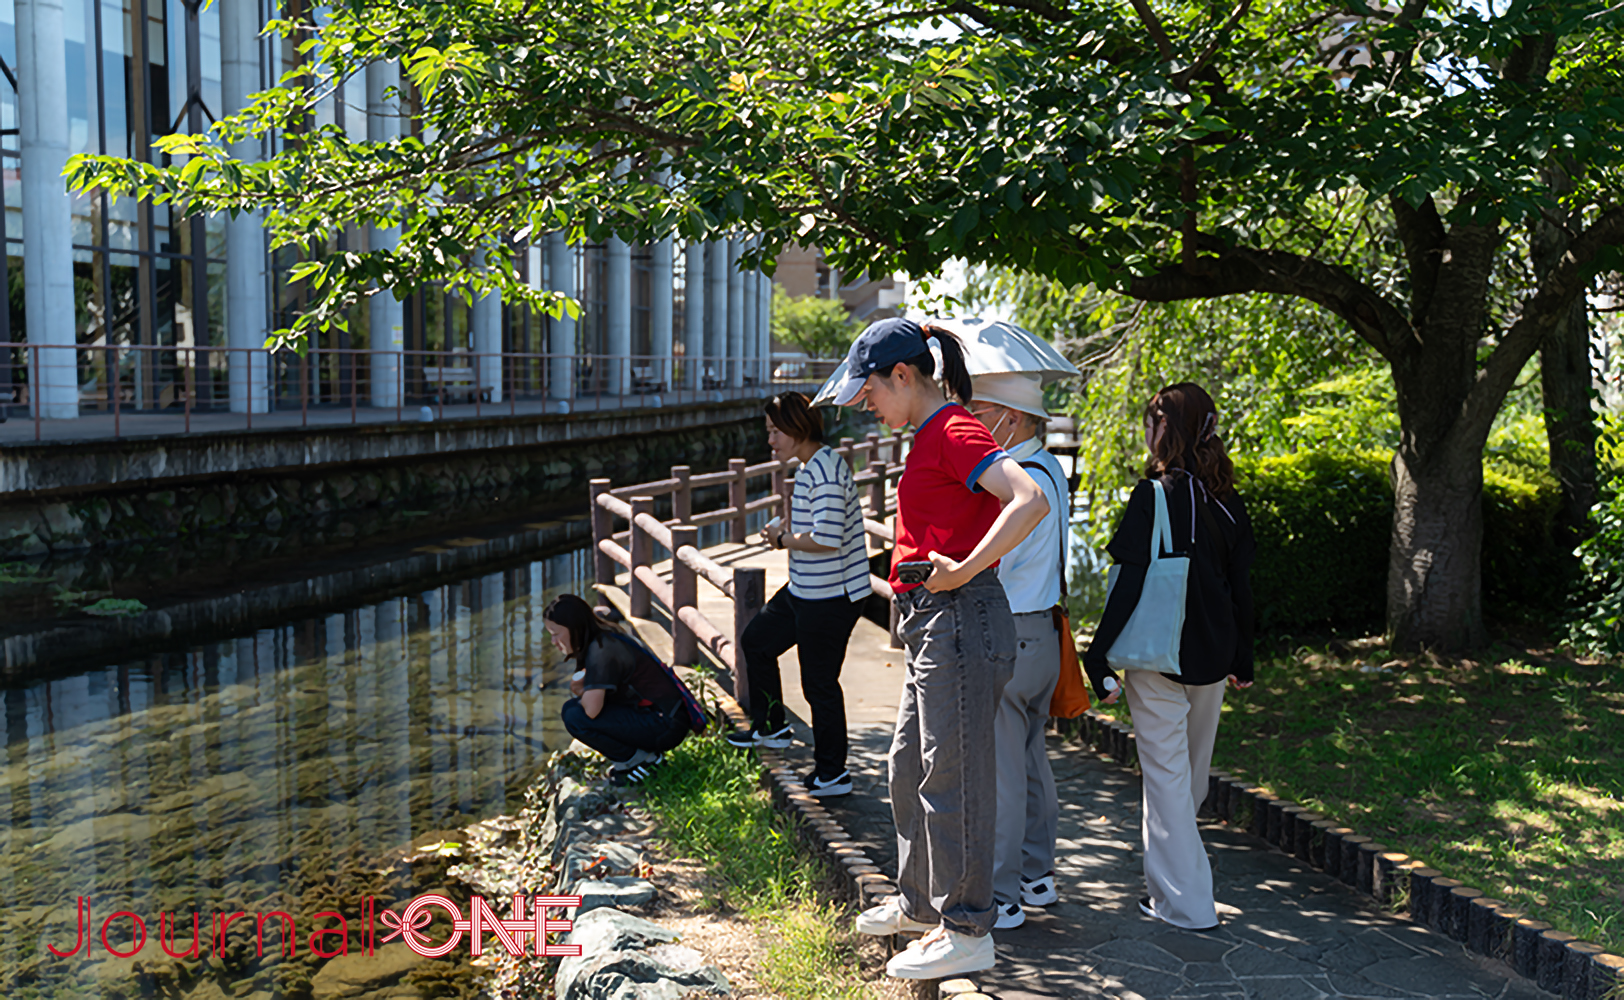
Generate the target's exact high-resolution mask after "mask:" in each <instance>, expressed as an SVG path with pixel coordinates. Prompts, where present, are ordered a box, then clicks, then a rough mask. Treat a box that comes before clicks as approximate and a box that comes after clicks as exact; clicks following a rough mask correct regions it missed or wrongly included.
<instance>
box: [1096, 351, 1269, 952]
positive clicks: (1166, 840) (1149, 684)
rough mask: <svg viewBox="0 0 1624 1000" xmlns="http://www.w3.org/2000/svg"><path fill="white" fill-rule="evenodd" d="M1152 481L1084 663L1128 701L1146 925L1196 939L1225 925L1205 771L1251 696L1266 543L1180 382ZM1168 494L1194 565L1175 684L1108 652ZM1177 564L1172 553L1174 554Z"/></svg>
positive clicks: (1140, 492)
mask: <svg viewBox="0 0 1624 1000" xmlns="http://www.w3.org/2000/svg"><path fill="white" fill-rule="evenodd" d="M1145 446H1146V448H1147V449H1148V450H1149V452H1150V459H1149V461H1148V462H1147V463H1146V465H1145V478H1144V479H1142V480H1140V481H1139V484H1138V485H1137V486H1135V487H1134V490H1133V494H1132V495H1131V496H1130V497H1129V498H1128V506H1127V509H1126V510H1124V512H1123V514H1122V522H1121V524H1120V525H1118V527H1117V530H1116V534H1115V535H1113V536H1112V538H1111V542H1110V544H1109V545H1107V546H1106V551H1108V552H1110V553H1111V557H1112V559H1113V560H1114V561H1115V562H1116V564H1117V577H1116V581H1115V583H1114V584H1113V585H1112V587H1111V593H1110V596H1109V597H1108V598H1107V600H1106V604H1105V612H1104V615H1103V616H1102V617H1101V619H1100V625H1099V628H1098V629H1097V630H1095V632H1094V639H1093V641H1092V642H1091V643H1089V647H1088V651H1087V652H1086V653H1084V654H1083V669H1084V670H1085V671H1087V673H1088V676H1089V679H1090V681H1092V682H1093V685H1094V690H1095V692H1096V693H1097V694H1098V695H1099V697H1100V700H1102V701H1104V702H1106V703H1108V704H1109V703H1111V702H1114V701H1116V700H1117V697H1118V695H1119V694H1121V693H1122V692H1123V691H1125V692H1126V693H1127V696H1128V707H1129V708H1130V709H1131V710H1132V712H1133V727H1134V734H1135V738H1136V742H1137V745H1138V749H1139V766H1140V770H1141V771H1142V772H1143V774H1144V819H1143V836H1144V843H1145V888H1146V891H1147V892H1148V893H1149V895H1147V896H1146V897H1145V898H1144V899H1141V900H1140V901H1139V908H1140V910H1141V911H1143V912H1144V914H1145V915H1146V916H1149V917H1154V918H1156V919H1158V920H1162V921H1165V922H1167V923H1169V924H1172V925H1174V926H1176V927H1183V928H1186V929H1188V930H1211V929H1213V928H1214V927H1216V926H1217V925H1218V911H1217V906H1216V904H1215V903H1214V901H1213V896H1212V866H1211V865H1210V864H1209V863H1208V861H1207V852H1206V849H1205V848H1204V847H1203V846H1202V844H1201V833H1200V831H1199V829H1198V828H1197V826H1196V810H1197V809H1199V808H1200V806H1201V802H1202V800H1203V799H1205V798H1206V796H1207V769H1208V766H1209V765H1210V764H1211V763H1212V745H1213V741H1214V739H1215V738H1216V737H1217V735H1218V716H1219V712H1220V711H1221V710H1222V708H1223V703H1224V688H1225V686H1226V684H1231V685H1234V686H1235V687H1237V688H1248V687H1251V686H1252V627H1253V623H1252V585H1251V580H1250V574H1251V569H1252V557H1253V555H1254V553H1255V551H1256V548H1257V543H1256V541H1255V540H1254V539H1253V537H1252V524H1251V521H1250V520H1248V518H1247V516H1246V506H1245V505H1244V504H1243V503H1242V502H1241V498H1240V495H1239V494H1238V493H1236V492H1235V469H1234V466H1233V465H1232V464H1231V462H1230V459H1229V455H1228V454H1227V453H1226V451H1225V449H1224V441H1223V438H1222V437H1220V436H1219V434H1218V410H1217V407H1216V406H1215V405H1214V404H1213V401H1212V397H1211V396H1209V395H1208V394H1207V391H1206V390H1205V389H1203V388H1201V387H1200V386H1199V385H1196V384H1195V383H1193V382H1180V383H1178V384H1176V385H1170V386H1168V387H1167V388H1165V389H1163V390H1162V391H1161V392H1158V393H1157V394H1156V395H1155V396H1153V397H1151V400H1150V402H1149V403H1148V404H1146V406H1145ZM1153 481H1154V482H1155V483H1159V484H1160V486H1161V490H1162V493H1163V495H1164V497H1165V503H1166V505H1167V514H1168V519H1169V521H1170V522H1171V528H1172V539H1173V541H1172V545H1173V553H1184V554H1186V555H1188V556H1189V558H1190V564H1189V575H1188V580H1187V585H1186V586H1187V589H1186V592H1185V606H1184V628H1183V632H1182V634H1181V636H1180V642H1179V653H1178V668H1179V672H1178V674H1177V675H1173V674H1161V673H1152V672H1150V671H1146V670H1125V671H1123V676H1122V677H1121V678H1120V679H1119V678H1118V677H1117V675H1116V672H1115V671H1113V670H1112V669H1111V665H1110V655H1109V654H1110V649H1111V647H1112V646H1113V645H1114V644H1115V643H1116V641H1117V638H1118V637H1119V636H1120V635H1121V634H1122V630H1123V628H1124V627H1125V626H1126V625H1127V624H1128V620H1129V619H1130V618H1131V617H1132V616H1133V613H1134V609H1135V608H1136V607H1137V606H1138V604H1139V598H1140V594H1141V593H1142V592H1143V589H1144V584H1145V575H1146V572H1147V570H1148V568H1149V563H1150V546H1151V535H1152V532H1153V530H1154V524H1155V520H1156V505H1157V496H1156V493H1157V490H1156V486H1155V485H1153ZM1168 554H1172V553H1168Z"/></svg>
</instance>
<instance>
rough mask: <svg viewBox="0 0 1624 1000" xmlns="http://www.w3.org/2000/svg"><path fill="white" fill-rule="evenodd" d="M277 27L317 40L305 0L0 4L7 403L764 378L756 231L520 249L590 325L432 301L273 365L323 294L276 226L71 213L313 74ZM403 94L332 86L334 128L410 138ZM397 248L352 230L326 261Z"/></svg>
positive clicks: (546, 392)
mask: <svg viewBox="0 0 1624 1000" xmlns="http://www.w3.org/2000/svg"><path fill="white" fill-rule="evenodd" d="M273 10H274V11H276V12H277V13H278V16H294V17H297V16H300V15H301V14H304V15H308V16H311V17H314V18H316V19H317V21H318V23H319V9H317V10H315V11H314V12H312V11H311V6H310V4H309V3H308V0H283V2H282V3H280V4H277V3H275V2H274V0H217V2H214V3H205V2H204V0H0V60H3V62H4V79H3V80H0V170H3V173H4V183H3V184H0V218H3V223H4V237H5V248H6V252H5V254H4V255H3V257H0V268H3V270H4V273H3V274H0V277H3V278H4V279H5V282H4V287H6V288H7V289H8V291H9V296H8V308H7V309H5V310H0V343H4V344H8V345H11V346H9V347H7V348H6V349H5V350H4V351H3V352H0V406H9V407H19V408H21V407H26V408H27V412H33V413H37V414H38V415H40V416H42V417H47V418H53V419H66V418H73V417H77V416H79V415H81V414H87V413H95V412H103V411H106V410H107V409H109V408H112V407H115V406H117V407H122V408H123V409H125V410H136V411H166V410H178V409H179V408H181V407H182V406H189V407H190V408H191V409H193V410H211V409H212V410H226V409H229V410H231V411H234V412H264V411H266V410H268V409H279V408H286V407H287V406H289V405H292V406H295V407H298V406H324V405H330V406H344V407H350V406H369V405H370V406H378V407H399V406H405V405H412V406H416V405H417V404H418V403H422V402H437V401H444V400H445V399H446V398H447V397H455V398H461V399H468V398H472V397H473V395H474V394H477V395H478V397H479V398H481V399H483V400H486V401H490V402H501V401H503V400H504V399H506V398H508V397H509V396H510V395H511V396H512V397H514V398H542V399H551V400H558V401H568V400H573V399H578V398H581V397H583V396H592V397H598V398H600V399H601V398H602V397H612V396H624V395H628V394H636V395H645V396H647V395H653V394H658V393H660V392H661V391H663V390H664V389H665V388H677V387H687V388H695V389H715V390H718V391H721V390H728V389H744V388H747V387H749V386H752V385H755V384H758V383H761V384H764V383H765V382H766V381H768V380H770V377H771V370H770V355H771V346H770V333H769V317H770V312H771V302H772V298H771V287H770V282H769V281H768V280H767V279H766V278H765V277H764V276H763V275H761V274H760V273H758V272H750V273H742V272H740V271H739V270H738V269H737V267H736V264H737V261H738V259H739V255H740V254H741V253H742V252H743V251H744V249H745V248H746V242H745V240H746V239H747V238H748V237H744V236H741V237H739V238H733V239H722V240H717V241H714V242H709V243H704V244H695V245H686V244H684V243H682V242H674V241H671V240H666V241H662V242H660V243H655V244H649V245H630V244H626V243H622V242H620V241H618V240H611V241H609V242H608V243H607V244H605V245H591V246H581V245H570V244H568V243H566V242H565V241H564V239H563V238H562V237H560V236H558V235H556V234H555V235H548V236H541V237H538V238H536V240H535V241H534V242H532V243H531V244H530V245H529V246H527V247H524V248H522V251H521V252H520V253H519V254H518V256H517V261H518V266H519V267H520V268H521V270H522V272H523V273H522V275H521V277H522V278H523V279H524V280H526V281H527V282H529V283H530V285H531V286H532V287H534V288H537V289H542V288H547V289H555V290H558V291H562V292H565V293H567V294H570V295H572V296H574V297H575V298H577V299H578V300H579V301H580V303H581V305H582V309H583V311H582V313H581V316H580V317H579V319H569V318H565V319H562V320H554V319H552V318H550V317H548V316H545V315H542V314H538V313H535V312H533V311H532V310H530V309H528V308H527V307H525V306H523V305H522V304H517V305H515V304H508V303H504V302H502V301H500V299H499V298H498V297H496V296H486V297H485V298H483V299H481V300H478V301H476V302H474V303H472V304H469V303H467V302H465V301H463V300H462V299H461V298H460V297H458V296H455V295H447V294H445V292H444V290H443V289H440V288H425V289H422V290H420V291H418V292H416V293H414V294H412V295H410V296H408V297H407V298H406V299H405V300H404V301H396V300H395V299H394V297H393V296H391V295H388V294H380V295H374V296H370V297H369V298H368V299H367V300H366V302H364V303H363V304H362V305H361V306H360V307H359V308H358V309H357V311H356V314H355V315H354V316H352V318H351V322H350V324H349V329H348V330H345V331H332V332H330V333H328V334H324V335H323V339H322V342H320V343H314V344H311V345H310V350H309V352H308V353H307V355H306V357H305V358H303V359H301V358H299V357H298V356H296V355H292V354H291V353H282V354H271V353H269V352H266V351H264V350H262V349H261V348H262V345H263V344H264V342H265V338H266V336H267V334H268V333H269V331H271V330H273V329H276V328H278V327H282V326H286V325H288V323H289V322H290V320H291V317H292V316H293V315H294V314H295V312H296V311H297V310H298V309H299V308H300V307H301V306H302V305H303V304H304V302H305V296H306V294H307V292H306V289H304V288H303V287H302V286H301V284H300V283H297V282H293V281H290V280H288V273H289V269H290V268H292V267H293V266H294V264H296V263H297V259H296V258H295V256H294V255H293V254H291V253H286V252H278V253H277V254H275V255H272V254H270V253H269V252H268V241H267V239H266V234H265V232H264V230H263V228H262V226H261V221H260V220H259V219H258V218H256V217H254V216H252V215H247V214H245V215H243V216H240V217H239V218H237V219H235V220H230V219H227V218H225V217H223V216H217V217H202V216H198V217H190V218H183V217H180V216H178V215H176V213H174V212H173V211H171V209H170V208H169V206H164V205H152V204H149V203H140V202H135V201H132V200H130V199H120V200H119V201H117V202H116V203H110V202H109V200H108V199H107V198H106V197H105V196H103V195H94V196H89V197H86V196H74V197H70V196H69V195H68V194H67V193H66V191H65V189H64V185H63V181H62V179H61V173H62V170H63V167H64V165H65V163H66V162H67V159H68V157H69V156H72V155H74V154H76V153H84V152H91V153H106V154H113V155H118V156H129V157H134V158H136V159H143V160H149V161H163V160H165V157H164V155H163V154H162V153H159V152H157V151H156V150H155V149H154V148H153V143H154V142H155V141H156V140H157V139H159V138H161V137H162V136H164V135H166V134H170V133H174V132H203V131H206V130H207V129H208V128H209V126H210V124H211V122H212V121H213V120H215V119H217V118H219V117H222V116H224V115H229V114H232V113H234V112H236V111H238V110H239V109H241V108H242V107H243V106H244V104H245V103H246V102H247V98H248V95H249V94H252V93H254V92H255V91H258V90H263V89H266V88H268V87H270V86H273V85H274V84H275V82H276V80H278V79H279V78H280V77H281V75H282V74H283V73H284V72H286V71H287V70H289V69H292V68H294V67H295V66H296V65H297V63H298V60H299V59H300V55H299V53H298V52H297V50H296V48H295V47H294V46H293V45H292V44H290V43H288V42H287V41H285V40H284V39H281V38H278V37H262V36H261V35H260V30H261V27H262V26H263V25H264V23H265V22H266V21H267V20H268V19H269V18H270V17H271V16H272V13H273ZM400 85H401V81H400V72H399V68H398V67H395V66H373V67H371V68H369V69H368V70H367V72H366V73H365V74H364V75H358V76H356V77H354V78H352V79H350V80H347V81H345V82H344V84H343V85H342V86H341V87H339V88H337V90H336V92H335V93H334V94H333V95H332V96H331V97H329V98H327V99H326V100H325V101H324V102H323V104H322V106H321V107H320V109H319V113H318V120H319V121H320V123H321V124H331V125H337V126H338V127H340V128H342V129H344V130H346V131H347V132H348V134H349V135H350V136H351V137H352V138H354V139H357V140H362V139H369V140H373V141H382V140H387V139H389V138H391V137H393V136H396V135H398V134H400V133H401V131H402V130H408V131H409V130H412V129H415V128H417V125H416V123H415V122H413V121H412V120H411V119H410V117H409V116H407V115H404V114H402V113H401V111H400V109H399V108H398V106H397V98H396V94H395V90H396V88H398V87H399V86H400ZM274 151H275V149H274V142H273V143H271V144H266V145H262V144H261V143H259V142H257V141H255V142H250V143H244V144H239V145H238V146H236V147H233V149H232V153H233V155H234V156H236V157H239V158H243V159H248V158H255V157H263V156H267V155H270V154H271V153H273V152H274ZM398 238H399V234H398V232H395V231H393V230H381V229H370V230H353V231H348V232H345V233H343V234H340V235H339V236H337V237H336V238H335V239H334V240H332V241H331V247H332V249H366V248H374V247H381V246H389V245H391V244H392V242H393V241H395V240H397V239H398ZM459 394H460V395H459ZM0 412H3V411H0Z"/></svg>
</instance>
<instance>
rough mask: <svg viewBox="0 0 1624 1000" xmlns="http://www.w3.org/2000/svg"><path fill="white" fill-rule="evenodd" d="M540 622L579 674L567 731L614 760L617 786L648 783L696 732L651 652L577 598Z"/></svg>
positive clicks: (566, 713)
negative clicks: (672, 751) (667, 754)
mask: <svg viewBox="0 0 1624 1000" xmlns="http://www.w3.org/2000/svg"><path fill="white" fill-rule="evenodd" d="M541 617H542V624H543V625H545V626H546V628H547V634H548V635H550V636H552V639H553V642H554V644H555V645H557V646H558V649H559V651H560V652H562V653H563V654H564V655H565V656H566V657H568V658H570V659H572V660H574V661H575V664H576V666H577V667H578V668H579V669H577V670H576V672H575V675H574V676H573V677H572V678H571V679H570V694H571V695H573V696H574V697H572V698H570V700H569V701H566V702H565V703H564V708H563V711H562V712H561V713H560V714H562V716H563V718H564V728H565V729H567V730H569V733H570V735H571V736H573V737H575V738H576V739H578V740H580V741H581V742H582V743H585V744H586V745H587V746H589V747H591V748H592V749H594V750H596V751H598V752H599V753H601V754H603V755H604V756H605V757H607V758H609V763H610V767H609V778H610V781H611V782H613V783H614V784H617V785H635V784H638V783H640V782H642V781H643V780H644V779H646V778H647V777H648V776H649V775H650V774H652V773H653V770H654V768H655V767H656V766H657V765H659V764H660V762H661V761H663V760H664V758H665V752H666V751H667V750H670V749H672V748H673V747H675V746H676V745H677V744H678V743H681V742H682V740H683V737H685V736H687V735H688V732H689V730H690V729H691V728H692V723H691V720H690V718H689V716H688V710H687V706H686V703H685V702H684V701H683V698H682V692H681V691H680V690H678V688H677V686H676V684H675V683H673V681H672V680H671V677H670V676H669V675H668V674H667V673H666V671H665V669H664V668H663V667H662V666H661V665H660V663H659V661H658V660H656V659H655V658H654V654H653V653H651V652H649V651H648V649H647V648H645V647H644V646H643V645H642V644H641V643H639V642H637V641H636V640H633V639H630V638H627V637H626V636H625V635H624V634H623V633H622V632H621V631H620V629H619V628H618V627H617V626H616V625H615V624H614V623H612V622H610V621H608V620H607V619H605V618H603V617H602V616H601V615H599V614H598V613H597V612H595V611H594V610H592V608H591V606H590V605H588V604H587V603H586V602H585V601H583V600H581V599H580V598H579V597H577V596H575V595H574V594H560V595H559V596H558V597H556V598H554V599H553V601H552V603H550V604H548V605H547V607H546V609H545V610H543V611H542V613H541Z"/></svg>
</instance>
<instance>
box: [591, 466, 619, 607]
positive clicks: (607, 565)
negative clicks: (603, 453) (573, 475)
mask: <svg viewBox="0 0 1624 1000" xmlns="http://www.w3.org/2000/svg"><path fill="white" fill-rule="evenodd" d="M608 492H609V480H607V479H592V480H588V481H587V484H586V495H587V501H588V503H589V507H588V509H589V510H590V511H591V512H592V569H593V574H592V575H593V577H594V578H595V579H596V581H597V582H598V583H599V584H601V585H602V586H605V587H612V586H614V584H615V561H614V560H613V559H611V558H609V557H608V556H607V555H605V554H604V551H603V550H602V549H600V548H598V543H599V542H601V541H603V540H605V539H607V538H612V537H613V536H614V533H615V520H614V516H613V515H612V514H610V513H609V512H608V511H607V510H605V509H604V508H603V507H602V506H601V505H600V504H599V503H598V496H599V495H600V494H603V493H608Z"/></svg>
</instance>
